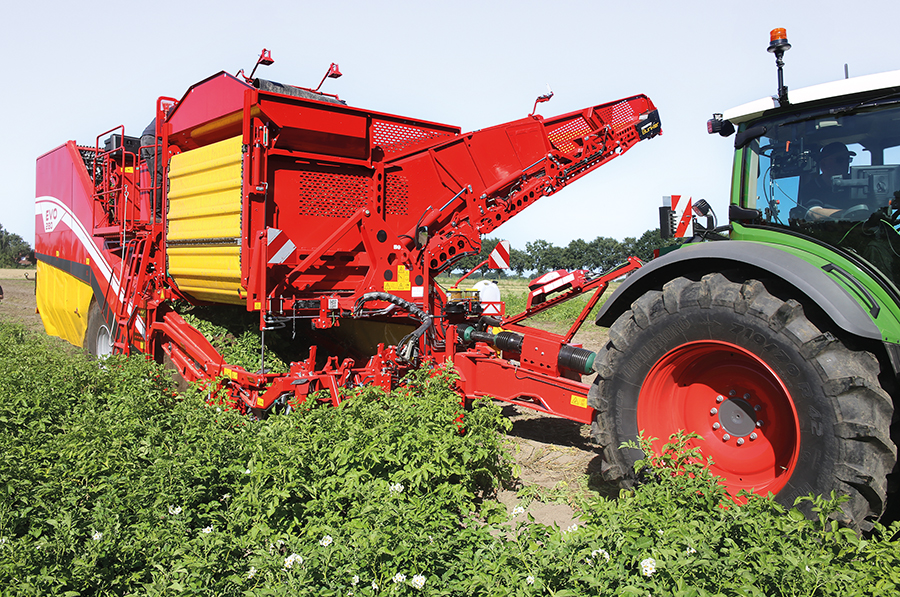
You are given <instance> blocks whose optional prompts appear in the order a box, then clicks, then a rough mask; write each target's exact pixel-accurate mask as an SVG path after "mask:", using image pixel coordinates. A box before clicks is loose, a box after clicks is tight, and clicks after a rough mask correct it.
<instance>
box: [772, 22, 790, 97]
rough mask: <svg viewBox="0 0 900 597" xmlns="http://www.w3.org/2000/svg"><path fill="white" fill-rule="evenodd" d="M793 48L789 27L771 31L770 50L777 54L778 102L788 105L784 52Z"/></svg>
mask: <svg viewBox="0 0 900 597" xmlns="http://www.w3.org/2000/svg"><path fill="white" fill-rule="evenodd" d="M790 49H791V44H789V43H788V39H787V29H784V28H783V27H779V28H776V29H772V31H771V32H769V47H768V50H769V52H771V53H773V54H775V66H776V67H777V68H778V103H779V104H780V105H782V106H786V105H788V88H787V86H785V84H784V72H783V68H784V60H782V58H784V53H785V52H787V51H788V50H790Z"/></svg>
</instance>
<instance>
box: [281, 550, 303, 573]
mask: <svg viewBox="0 0 900 597" xmlns="http://www.w3.org/2000/svg"><path fill="white" fill-rule="evenodd" d="M294 563H297V564H302V563H303V556H300V555H297V554H295V553H292V554H291V555H289V556H288V557H286V558H285V559H284V567H285V568H288V569H290V568H292V567H293V566H294Z"/></svg>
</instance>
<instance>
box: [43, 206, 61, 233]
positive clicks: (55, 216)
mask: <svg viewBox="0 0 900 597" xmlns="http://www.w3.org/2000/svg"><path fill="white" fill-rule="evenodd" d="M42 213H43V216H44V232H53V231H54V230H55V229H56V225H57V224H59V221H60V220H61V219H62V210H61V209H59V208H58V207H55V206H50V207H45V208H44V209H43V212H42Z"/></svg>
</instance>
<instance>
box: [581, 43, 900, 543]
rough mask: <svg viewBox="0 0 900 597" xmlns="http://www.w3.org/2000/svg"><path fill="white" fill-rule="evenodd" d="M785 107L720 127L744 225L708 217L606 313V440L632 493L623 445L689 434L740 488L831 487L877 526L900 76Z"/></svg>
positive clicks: (735, 209)
mask: <svg viewBox="0 0 900 597" xmlns="http://www.w3.org/2000/svg"><path fill="white" fill-rule="evenodd" d="M779 58H780V57H779ZM784 92H785V94H787V90H786V89H785V90H784ZM784 99H787V101H779V99H778V98H764V99H762V100H759V101H757V102H752V103H750V104H745V105H744V106H740V107H738V108H735V109H734V110H731V111H729V112H725V113H724V115H717V120H716V121H715V122H716V123H717V125H722V124H725V126H724V127H723V126H717V127H716V128H717V129H725V133H720V134H723V136H725V135H726V134H727V133H728V132H730V131H734V130H735V129H736V132H737V134H736V135H735V136H734V144H735V158H734V169H733V177H732V185H731V205H730V210H729V225H728V226H724V227H721V228H719V229H717V230H716V231H712V230H706V229H704V228H702V227H700V226H698V223H697V222H696V220H695V237H694V239H692V242H689V243H687V244H685V245H682V246H681V248H679V249H678V250H676V251H672V252H670V253H668V254H666V255H664V256H662V257H660V258H658V259H655V260H653V261H651V262H650V263H649V264H648V265H647V266H645V267H644V268H642V269H641V270H639V271H638V272H637V273H636V274H635V275H633V276H631V277H630V278H629V279H628V280H626V281H625V282H624V283H623V284H622V285H621V286H620V287H619V289H618V290H617V291H616V293H614V294H613V296H611V297H610V299H609V300H608V301H607V302H606V304H605V305H604V307H603V309H602V310H601V313H600V315H599V317H598V324H599V325H603V326H608V327H610V341H609V343H608V344H607V346H606V347H605V348H604V349H603V350H601V352H600V353H599V354H598V356H597V365H596V369H597V371H598V377H597V381H596V382H595V384H594V387H593V389H592V392H591V396H590V403H591V405H592V406H593V407H594V408H595V409H596V411H597V418H596V422H595V424H594V429H593V431H594V437H595V439H596V440H597V441H598V442H599V443H600V444H601V445H602V446H603V447H604V456H605V460H606V463H605V470H606V473H607V477H608V478H610V479H617V480H620V481H622V482H624V483H629V482H630V480H629V479H630V477H631V475H630V474H629V470H628V469H629V466H630V465H632V464H633V462H634V460H635V459H636V458H638V456H639V455H638V454H636V453H632V452H630V451H628V450H619V449H618V447H619V445H620V444H621V443H622V442H623V441H627V440H628V439H632V438H633V437H634V436H635V435H637V434H638V433H641V432H643V433H644V435H649V436H654V437H661V438H662V439H663V440H664V439H666V437H667V436H668V434H669V433H673V432H675V431H677V430H678V429H680V428H684V429H687V430H688V431H693V432H695V433H697V434H698V435H700V436H701V437H700V439H698V440H696V441H695V445H696V446H698V447H699V448H700V449H701V450H702V451H703V452H704V454H705V455H707V456H711V457H712V458H713V460H714V461H716V462H717V464H716V465H714V467H713V468H714V472H717V473H718V474H720V475H721V476H722V477H723V479H724V482H725V484H726V486H727V487H728V488H729V491H731V492H732V493H733V494H735V495H736V494H737V493H738V492H739V491H740V490H741V489H747V490H749V489H752V490H753V491H755V492H757V493H764V494H765V493H769V492H771V493H773V494H775V495H776V499H778V500H779V501H781V502H782V503H785V504H786V505H790V504H792V503H793V501H794V499H796V498H797V497H799V496H802V495H806V494H808V493H820V494H827V493H828V492H830V491H832V490H834V491H837V492H838V493H843V494H845V495H847V497H848V501H847V502H846V503H845V504H844V507H843V510H844V513H845V515H846V519H845V522H847V523H848V524H851V525H853V526H856V527H858V528H870V527H871V525H872V523H873V522H874V521H875V520H877V519H879V518H880V517H882V516H883V515H884V514H885V512H890V517H891V518H895V517H896V516H897V512H896V510H897V509H896V506H895V505H894V504H893V500H895V499H896V497H897V492H898V487H897V481H896V477H897V466H896V462H897V448H896V444H897V441H898V435H900V434H898V429H897V428H898V425H897V416H896V415H895V414H894V413H895V408H894V406H895V404H896V403H897V401H898V398H900V389H898V388H900V383H898V380H900V290H898V285H900V232H898V230H900V71H895V72H891V73H884V74H880V75H872V76H869V77H860V78H857V79H845V80H842V81H838V82H835V83H829V84H825V85H819V86H816V87H811V88H807V89H801V90H797V91H793V92H791V93H790V94H789V95H786V97H783V98H782V100H784ZM722 116H724V118H722ZM711 122H713V121H711ZM712 130H713V129H712V127H711V132H712ZM835 168H837V171H836V170H835ZM698 241H708V242H698ZM719 241H721V242H719Z"/></svg>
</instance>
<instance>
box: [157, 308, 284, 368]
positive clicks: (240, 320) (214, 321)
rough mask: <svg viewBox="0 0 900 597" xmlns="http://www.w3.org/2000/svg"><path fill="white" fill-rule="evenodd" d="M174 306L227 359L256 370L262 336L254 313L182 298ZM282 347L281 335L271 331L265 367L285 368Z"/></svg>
mask: <svg viewBox="0 0 900 597" xmlns="http://www.w3.org/2000/svg"><path fill="white" fill-rule="evenodd" d="M175 307H176V310H177V311H178V314H179V315H181V317H182V318H184V320H185V321H186V322H187V323H189V324H190V325H191V326H193V327H194V328H195V329H197V331H199V332H200V333H202V334H203V335H204V336H205V337H206V339H207V340H209V342H210V344H212V346H213V348H215V349H216V350H217V351H218V352H219V354H221V355H222V357H223V358H224V359H225V362H226V363H228V364H229V365H234V366H237V367H243V368H244V369H245V370H246V371H259V369H260V352H261V349H260V347H261V344H262V337H261V334H260V330H259V315H258V314H257V313H250V312H248V311H247V310H246V309H243V308H241V307H227V306H223V305H215V306H213V307H201V306H195V305H190V304H188V303H185V302H178V303H177V304H176V306H175ZM285 348H286V347H285V342H284V340H283V339H282V338H281V336H280V335H279V334H273V333H271V332H270V333H269V335H268V336H267V337H266V357H265V368H266V370H267V371H270V372H272V373H286V372H287V370H288V365H287V363H286V362H285V359H283V358H282V356H281V355H283V353H284V350H285ZM287 360H288V361H290V360H291V359H290V358H288V359H287Z"/></svg>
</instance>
